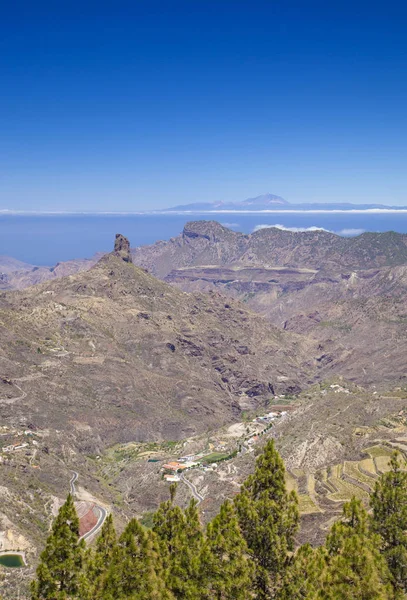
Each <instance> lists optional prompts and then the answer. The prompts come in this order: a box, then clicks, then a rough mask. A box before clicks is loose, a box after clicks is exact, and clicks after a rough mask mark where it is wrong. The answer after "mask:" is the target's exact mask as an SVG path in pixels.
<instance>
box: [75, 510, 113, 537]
mask: <svg viewBox="0 0 407 600" xmlns="http://www.w3.org/2000/svg"><path fill="white" fill-rule="evenodd" d="M96 506H97V508H98V509H99V513H100V514H99V519H98V521H97V523H96V525H95V526H94V527H92V529H91V530H90V531H88V533H85V535H83V536H82V537H81V540H88V539H90V538H93V536H94V535H96V534H97V533H98V532H99V529H101V528H102V526H103V523H104V522H105V520H106V517H107V510H106V509H105V508H103V507H102V506H99V505H96Z"/></svg>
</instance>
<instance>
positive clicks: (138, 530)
mask: <svg viewBox="0 0 407 600" xmlns="http://www.w3.org/2000/svg"><path fill="white" fill-rule="evenodd" d="M351 465H352V463H351ZM352 466H355V465H352ZM402 467H403V463H402V461H401V460H400V456H399V455H398V454H396V453H395V454H393V455H392V456H391V459H390V467H389V468H390V470H389V471H388V472H387V473H385V474H383V475H381V476H380V477H379V478H378V479H377V481H376V482H375V485H374V491H373V493H372V495H371V498H370V503H371V508H372V515H371V516H368V514H367V512H366V509H365V508H364V506H363V504H362V503H361V501H360V500H359V499H357V498H355V497H353V498H352V499H351V500H350V502H348V503H346V504H345V505H344V507H343V514H342V517H341V519H340V520H339V521H337V522H336V523H334V525H333V526H332V528H331V531H330V532H329V534H328V536H327V539H326V542H325V544H324V545H323V546H320V547H317V548H312V547H311V546H309V545H305V546H301V547H300V548H298V549H297V550H296V551H295V548H294V538H295V535H296V532H297V529H298V521H299V513H298V499H297V496H296V492H295V491H294V490H293V491H291V492H288V491H287V489H286V484H285V482H286V480H288V481H289V482H290V483H291V485H292V486H293V485H295V483H296V479H295V478H294V477H293V476H292V475H291V476H287V475H286V473H285V469H284V465H283V462H282V460H281V458H280V456H279V454H278V453H277V451H276V450H275V448H274V444H273V442H272V441H271V442H269V443H268V444H267V445H266V447H265V449H264V453H263V454H262V455H261V456H260V457H259V458H258V459H257V462H256V469H255V472H254V474H253V475H250V476H249V477H248V478H247V480H246V481H245V483H244V484H243V486H242V489H241V492H240V493H239V494H238V495H237V497H236V498H235V501H234V502H231V501H229V500H227V501H226V502H224V503H223V504H222V506H221V508H220V512H219V514H218V515H217V516H216V517H215V518H214V519H213V520H212V521H211V522H210V523H209V524H208V525H207V527H206V528H204V527H203V526H202V524H201V522H200V519H199V514H198V510H197V504H196V502H195V501H194V500H193V501H191V503H190V505H189V506H188V508H187V509H186V510H182V509H181V508H180V507H179V506H177V505H176V504H175V502H174V500H175V494H176V486H171V487H170V499H169V500H168V501H166V502H163V503H162V504H161V506H160V507H159V509H158V511H157V512H156V513H154V514H153V515H152V522H153V527H152V529H146V528H145V527H144V526H143V525H142V524H141V523H140V522H139V521H137V520H135V519H132V520H131V521H130V522H129V523H128V525H127V527H126V528H125V530H124V531H123V533H122V534H121V536H120V537H119V538H117V536H116V533H115V530H114V526H113V519H112V517H111V516H109V517H108V518H107V520H106V521H105V524H104V525H103V528H102V531H101V534H100V536H99V538H98V539H97V542H96V544H95V547H94V549H89V550H85V547H84V544H83V543H81V542H79V532H78V518H77V516H76V514H75V509H74V506H73V502H72V498H71V496H68V499H67V501H66V503H65V505H64V506H63V507H62V508H61V509H60V512H59V514H58V516H57V518H56V520H55V522H54V525H53V527H52V532H51V535H50V536H49V538H48V541H47V544H46V548H45V550H44V552H43V553H42V555H41V562H40V564H39V566H38V568H37V577H36V580H35V581H34V582H33V583H32V596H31V598H32V600H136V599H137V600H246V599H247V600H249V599H252V600H271V599H275V600H297V599H298V600H301V599H302V600H353V599H355V600H358V599H360V600H391V599H392V600H396V599H400V600H401V599H402V598H404V597H405V595H404V594H405V593H406V592H407V535H406V533H407V472H406V471H404V470H403V468H402ZM341 471H342V466H341V465H336V466H335V467H334V468H333V469H331V470H330V473H329V474H328V473H325V475H326V477H327V480H328V475H329V478H338V476H339V475H340V474H341ZM296 475H297V476H298V477H304V474H303V473H302V472H300V471H299V470H297V471H296ZM313 486H314V480H313V479H312V480H310V481H308V480H307V489H309V490H310V493H311V491H312V490H313Z"/></svg>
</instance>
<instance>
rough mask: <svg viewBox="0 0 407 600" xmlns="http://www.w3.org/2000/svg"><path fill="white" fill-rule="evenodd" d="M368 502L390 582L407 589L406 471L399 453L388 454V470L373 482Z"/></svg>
mask: <svg viewBox="0 0 407 600" xmlns="http://www.w3.org/2000/svg"><path fill="white" fill-rule="evenodd" d="M370 504H371V507H372V509H373V515H372V527H373V529H374V531H376V532H377V533H378V534H380V536H381V538H382V543H381V549H382V552H383V554H384V556H385V558H386V560H387V564H388V565H389V569H390V571H391V573H392V577H393V585H394V586H395V587H396V589H398V590H403V591H405V592H407V473H406V472H405V471H402V470H401V460H400V454H399V453H397V452H395V453H394V454H393V456H392V457H391V460H390V471H389V472H388V473H384V474H383V475H381V477H380V478H379V480H378V481H377V482H376V485H375V488H374V491H373V494H372V496H371V499H370Z"/></svg>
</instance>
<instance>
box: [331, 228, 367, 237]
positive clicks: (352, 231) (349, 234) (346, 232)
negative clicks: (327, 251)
mask: <svg viewBox="0 0 407 600" xmlns="http://www.w3.org/2000/svg"><path fill="white" fill-rule="evenodd" d="M365 231H366V229H341V230H340V231H338V232H337V233H338V235H344V236H346V237H352V236H354V235H360V234H361V233H365Z"/></svg>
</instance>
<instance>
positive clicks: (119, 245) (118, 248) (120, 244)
mask: <svg viewBox="0 0 407 600" xmlns="http://www.w3.org/2000/svg"><path fill="white" fill-rule="evenodd" d="M113 254H114V256H117V257H118V258H121V259H122V260H124V262H128V263H131V262H133V260H132V258H131V254H130V242H129V240H128V239H127V238H126V237H124V235H122V234H121V233H116V239H115V242H114V250H113Z"/></svg>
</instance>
